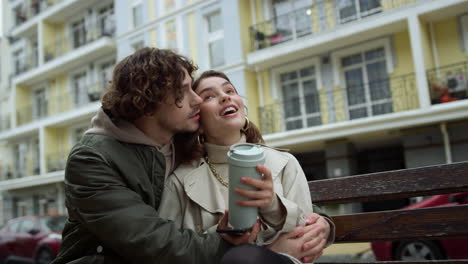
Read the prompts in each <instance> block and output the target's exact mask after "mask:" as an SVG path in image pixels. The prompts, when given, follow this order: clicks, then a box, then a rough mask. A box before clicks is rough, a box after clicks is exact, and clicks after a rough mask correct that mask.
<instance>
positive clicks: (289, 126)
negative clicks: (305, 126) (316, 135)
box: [286, 119, 302, 130]
mask: <svg viewBox="0 0 468 264" xmlns="http://www.w3.org/2000/svg"><path fill="white" fill-rule="evenodd" d="M299 128H302V120H301V119H299V120H294V121H287V122H286V130H294V129H299Z"/></svg>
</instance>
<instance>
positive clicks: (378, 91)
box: [341, 47, 393, 119]
mask: <svg viewBox="0 0 468 264" xmlns="http://www.w3.org/2000/svg"><path fill="white" fill-rule="evenodd" d="M341 66H342V69H343V76H344V80H345V85H346V95H347V100H348V111H349V119H356V118H362V117H367V116H374V115H381V114H386V113H391V112H392V111H393V106H392V94H391V91H390V84H389V79H388V74H387V62H386V58H385V50H384V48H383V47H380V48H375V49H371V50H368V51H365V52H359V53H355V54H352V55H348V56H346V57H343V58H341Z"/></svg>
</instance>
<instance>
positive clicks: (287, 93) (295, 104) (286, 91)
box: [282, 83, 301, 118]
mask: <svg viewBox="0 0 468 264" xmlns="http://www.w3.org/2000/svg"><path fill="white" fill-rule="evenodd" d="M282 90H283V99H284V101H283V107H284V115H285V118H289V117H293V116H298V115H300V114H301V106H300V100H299V87H298V83H290V84H283V85H282Z"/></svg>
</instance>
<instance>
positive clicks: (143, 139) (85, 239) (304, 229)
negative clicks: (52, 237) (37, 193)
mask: <svg viewBox="0 0 468 264" xmlns="http://www.w3.org/2000/svg"><path fill="white" fill-rule="evenodd" d="M195 71H196V66H194V65H193V63H192V62H191V61H190V60H189V59H187V58H185V57H184V56H181V55H178V54H176V53H174V52H172V51H169V50H162V49H157V48H143V49H141V50H138V51H137V52H135V53H134V54H132V55H130V56H128V57H126V58H124V59H123V60H122V61H121V62H119V63H118V64H117V65H116V66H115V68H114V71H113V75H112V81H111V84H110V86H109V88H108V90H107V91H106V92H105V94H104V95H103V97H102V108H101V109H100V110H99V111H98V113H97V115H96V116H95V117H93V119H92V121H91V128H90V129H89V130H87V131H86V132H85V135H84V136H83V137H82V139H81V140H80V142H79V143H77V144H76V145H75V146H74V148H73V149H72V151H71V152H70V155H69V157H68V160H67V166H66V169H65V193H66V206H67V210H68V214H69V218H68V221H67V224H66V226H65V229H64V231H63V242H62V246H61V249H60V252H59V255H58V256H57V258H56V260H55V261H54V262H53V263H54V264H60V263H226V264H227V263H242V264H248V263H300V262H301V261H302V262H311V261H313V260H314V259H316V258H317V257H319V256H320V255H321V253H322V250H323V249H324V247H326V246H327V245H329V244H331V243H332V242H333V237H334V225H333V223H332V222H331V220H330V218H329V217H328V216H326V215H324V214H321V213H320V211H319V209H318V208H317V207H315V206H314V207H313V206H312V202H311V200H310V194H309V189H308V185H307V181H306V178H305V175H304V172H303V171H302V169H301V167H300V165H299V163H298V162H297V160H296V159H295V158H294V157H293V156H292V155H291V154H289V153H286V152H280V151H278V150H275V149H272V148H268V147H266V146H263V143H264V142H263V139H262V136H261V134H260V132H259V130H258V129H257V128H256V127H255V125H254V124H253V123H252V122H249V120H248V118H247V117H246V113H245V108H244V103H243V100H242V98H241V97H240V96H239V94H238V93H237V90H236V88H235V87H234V85H233V84H232V83H231V82H230V80H229V78H228V77H227V76H226V75H224V74H223V73H221V72H216V71H207V72H204V73H202V74H201V75H200V76H199V77H198V78H197V79H196V80H195V81H193V79H192V76H193V74H194V72H195ZM243 142H248V143H255V144H261V145H262V148H263V149H264V152H265V164H264V166H260V165H259V166H257V171H258V172H259V173H260V174H261V175H263V177H262V178H261V179H257V180H256V179H252V178H248V177H242V178H241V181H242V183H244V184H246V185H249V186H252V187H255V190H246V189H241V188H238V189H236V192H237V194H239V195H241V196H243V197H245V198H246V199H245V200H239V201H237V203H238V204H239V205H240V206H248V207H257V208H258V212H259V221H258V222H257V223H256V224H255V225H254V226H253V227H252V229H251V230H250V231H248V232H245V233H244V234H241V235H238V234H235V235H234V234H219V233H216V229H217V228H221V229H225V228H228V221H227V219H228V218H227V214H228V212H227V211H226V210H227V208H228V188H227V187H228V185H229V180H228V175H227V162H226V153H227V151H228V150H229V147H230V146H231V145H233V144H236V143H243ZM312 208H314V210H312ZM312 211H314V212H312Z"/></svg>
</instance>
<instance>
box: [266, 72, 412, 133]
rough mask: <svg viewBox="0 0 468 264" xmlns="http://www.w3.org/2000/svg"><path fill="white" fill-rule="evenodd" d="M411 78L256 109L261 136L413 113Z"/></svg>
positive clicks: (365, 85)
mask: <svg viewBox="0 0 468 264" xmlns="http://www.w3.org/2000/svg"><path fill="white" fill-rule="evenodd" d="M417 100H418V97H417V87H416V79H415V74H414V73H411V74H406V75H401V76H395V77H391V78H387V79H381V80H377V81H373V82H368V83H365V84H363V85H359V86H348V87H347V88H339V89H334V90H333V91H325V89H324V88H322V89H319V91H318V92H309V93H308V94H307V95H305V96H303V97H296V98H293V99H291V100H286V101H279V102H276V103H273V104H269V105H265V106H262V107H259V115H260V116H259V120H260V124H259V127H260V128H261V130H262V133H263V134H271V133H277V132H281V131H287V130H295V129H301V128H306V127H312V126H319V125H322V124H327V123H335V122H343V121H347V120H352V119H358V118H365V117H371V116H377V115H384V114H388V113H393V112H400V111H406V110H411V109H416V108H417V107H418V106H419V102H418V101H417Z"/></svg>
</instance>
